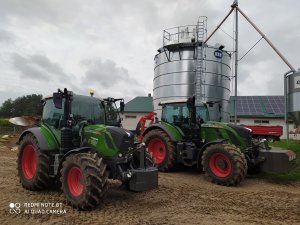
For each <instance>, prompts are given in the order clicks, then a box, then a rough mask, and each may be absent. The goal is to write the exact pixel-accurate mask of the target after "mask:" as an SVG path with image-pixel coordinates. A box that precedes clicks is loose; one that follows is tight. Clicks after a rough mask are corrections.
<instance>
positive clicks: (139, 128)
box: [136, 112, 156, 142]
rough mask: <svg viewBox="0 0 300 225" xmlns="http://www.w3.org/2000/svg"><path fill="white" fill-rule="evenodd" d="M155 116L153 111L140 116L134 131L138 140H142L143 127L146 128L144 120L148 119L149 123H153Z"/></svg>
mask: <svg viewBox="0 0 300 225" xmlns="http://www.w3.org/2000/svg"><path fill="white" fill-rule="evenodd" d="M155 116H156V113H155V112H151V113H149V114H148V115H146V116H143V117H141V119H140V121H139V123H138V125H137V128H136V132H137V134H138V135H139V140H140V142H142V140H143V133H144V131H145V129H146V128H147V127H146V122H147V121H150V123H149V125H150V124H153V123H154V122H155Z"/></svg>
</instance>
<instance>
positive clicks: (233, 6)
mask: <svg viewBox="0 0 300 225" xmlns="http://www.w3.org/2000/svg"><path fill="white" fill-rule="evenodd" d="M231 7H232V8H231V10H230V11H229V13H228V14H227V15H226V16H225V18H224V19H223V20H222V21H221V23H220V24H219V25H218V26H217V27H216V29H214V31H213V32H212V33H211V34H210V35H209V36H208V38H207V39H206V40H205V41H204V43H205V44H206V42H207V41H208V40H209V39H210V38H211V37H212V36H213V35H214V34H215V33H216V31H217V30H218V29H219V28H220V26H221V25H222V24H223V23H224V22H225V20H226V19H227V18H228V16H229V15H230V14H231V13H232V11H233V10H234V8H235V5H232V6H231Z"/></svg>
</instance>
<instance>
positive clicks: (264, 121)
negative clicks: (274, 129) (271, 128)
mask: <svg viewBox="0 0 300 225" xmlns="http://www.w3.org/2000/svg"><path fill="white" fill-rule="evenodd" d="M254 123H259V124H260V123H265V124H268V123H270V121H269V120H254Z"/></svg>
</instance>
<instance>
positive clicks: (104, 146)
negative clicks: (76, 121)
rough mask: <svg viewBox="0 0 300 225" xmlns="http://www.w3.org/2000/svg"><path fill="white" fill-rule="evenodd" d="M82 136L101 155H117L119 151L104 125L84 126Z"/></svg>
mask: <svg viewBox="0 0 300 225" xmlns="http://www.w3.org/2000/svg"><path fill="white" fill-rule="evenodd" d="M84 136H85V138H86V140H87V144H88V146H89V147H92V148H94V149H96V150H97V151H98V152H99V153H100V154H101V155H102V156H106V157H113V156H117V154H118V152H119V151H118V149H117V147H116V145H115V143H114V140H113V138H112V136H111V134H110V133H109V132H108V131H107V129H106V126H104V125H88V126H86V127H85V128H84Z"/></svg>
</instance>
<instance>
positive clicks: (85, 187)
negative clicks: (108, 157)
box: [60, 153, 108, 210]
mask: <svg viewBox="0 0 300 225" xmlns="http://www.w3.org/2000/svg"><path fill="white" fill-rule="evenodd" d="M60 179H61V184H62V190H63V192H64V194H65V195H66V198H67V202H68V203H69V204H70V205H72V206H73V207H75V208H77V209H82V210H89V209H94V208H96V207H97V206H98V204H99V203H100V199H101V198H102V197H103V195H104V194H105V192H106V190H107V179H108V175H107V171H106V165H105V164H104V163H103V161H102V158H100V157H99V156H98V155H97V153H76V154H71V155H70V156H68V157H67V158H66V159H65V161H64V162H63V167H62V169H61V178H60Z"/></svg>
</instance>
